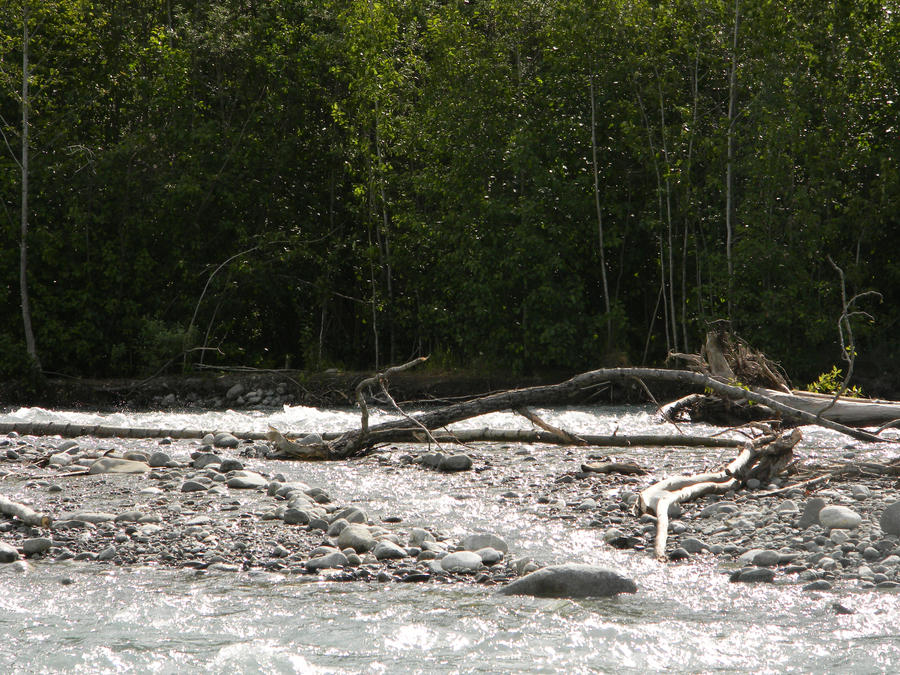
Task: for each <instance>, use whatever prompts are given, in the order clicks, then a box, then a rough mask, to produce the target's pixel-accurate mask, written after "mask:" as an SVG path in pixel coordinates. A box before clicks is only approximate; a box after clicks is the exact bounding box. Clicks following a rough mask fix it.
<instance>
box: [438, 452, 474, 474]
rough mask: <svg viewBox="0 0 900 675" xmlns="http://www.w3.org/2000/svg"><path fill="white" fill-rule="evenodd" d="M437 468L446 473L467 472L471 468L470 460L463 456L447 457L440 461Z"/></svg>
mask: <svg viewBox="0 0 900 675" xmlns="http://www.w3.org/2000/svg"><path fill="white" fill-rule="evenodd" d="M437 468H438V469H439V470H440V471H447V472H455V471H468V470H469V469H471V468H472V458H471V457H469V456H468V455H463V454H458V455H449V456H447V457H443V458H442V459H441V461H440V462H439V464H438V467H437Z"/></svg>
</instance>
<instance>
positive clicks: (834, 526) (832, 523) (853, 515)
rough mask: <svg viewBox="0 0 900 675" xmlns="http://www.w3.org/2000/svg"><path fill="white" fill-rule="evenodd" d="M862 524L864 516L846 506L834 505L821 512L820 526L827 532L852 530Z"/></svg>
mask: <svg viewBox="0 0 900 675" xmlns="http://www.w3.org/2000/svg"><path fill="white" fill-rule="evenodd" d="M861 522H862V516H861V515H859V514H858V513H857V512H856V511H853V510H852V509H849V508H847V507H846V506H838V505H835V504H832V505H831V506H826V507H824V508H823V509H822V510H821V511H819V524H820V525H821V526H822V527H824V528H825V529H827V530H852V529H853V528H855V527H858V526H859V524H860V523H861Z"/></svg>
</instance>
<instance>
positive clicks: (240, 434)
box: [0, 422, 744, 458]
mask: <svg viewBox="0 0 900 675" xmlns="http://www.w3.org/2000/svg"><path fill="white" fill-rule="evenodd" d="M219 431H221V430H208V429H174V428H165V427H113V426H102V425H95V424H65V423H60V422H0V434H9V433H12V432H16V433H18V434H22V435H25V436H62V437H63V438H77V437H79V436H93V437H95V438H167V437H168V438H175V439H200V438H203V437H204V436H206V435H207V434H213V435H215V434H216V433H218V432H219ZM272 431H274V430H269V431H232V432H229V433H231V435H232V436H234V437H236V438H239V439H241V440H246V441H263V440H271V438H272V436H273V434H272ZM276 433H278V432H276ZM346 433H347V432H346V431H326V432H323V433H321V434H309V436H312V437H317V438H318V440H319V441H332V440H335V439H338V438H341V437H342V436H344V435H345V434H346ZM278 435H279V436H281V434H280V433H278ZM433 436H434V438H435V439H437V440H438V441H441V442H448V443H453V442H459V443H479V442H484V443H544V444H547V445H589V446H594V447H610V448H627V447H663V446H671V447H706V448H731V447H740V446H741V445H743V443H744V442H743V441H739V440H735V439H733V438H724V437H723V438H718V437H716V438H714V437H710V436H687V435H673V436H666V435H645V434H641V435H635V436H628V435H615V436H601V435H595V434H582V435H581V436H577V437H574V438H575V440H573V441H566V440H565V439H564V438H561V437H560V436H559V435H558V434H554V433H551V432H547V431H535V430H532V429H490V428H487V427H485V428H483V429H461V430H459V431H453V432H449V431H435V432H433ZM281 437H282V438H284V436H281ZM429 440H430V439H429V438H428V437H427V436H426V435H425V434H424V432H423V431H422V430H421V428H419V427H416V428H410V429H401V430H398V431H397V433H396V434H395V435H394V438H392V440H391V442H392V443H427V442H428V441H429ZM288 442H289V443H292V442H293V441H288ZM296 457H297V456H295V458H296Z"/></svg>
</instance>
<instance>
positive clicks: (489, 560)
mask: <svg viewBox="0 0 900 675" xmlns="http://www.w3.org/2000/svg"><path fill="white" fill-rule="evenodd" d="M475 553H477V554H478V555H479V556H481V562H483V563H484V564H485V565H487V566H489V567H490V566H491V565H496V564H497V563H498V562H500V561H501V560H503V554H502V553H501V552H500V551H498V550H497V549H495V548H491V547H490V546H486V547H485V548H480V549H478V550H477V551H475Z"/></svg>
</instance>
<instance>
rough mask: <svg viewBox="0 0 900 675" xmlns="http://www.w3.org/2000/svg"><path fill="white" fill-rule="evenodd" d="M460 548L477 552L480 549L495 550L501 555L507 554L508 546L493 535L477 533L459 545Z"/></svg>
mask: <svg viewBox="0 0 900 675" xmlns="http://www.w3.org/2000/svg"><path fill="white" fill-rule="evenodd" d="M459 546H460V548H462V549H463V550H466V551H477V550H479V549H482V548H495V549H497V550H498V551H500V552H501V553H504V554H505V553H509V546H507V544H506V542H505V541H503V540H502V539H501V538H500V537H498V536H497V535H495V534H488V533H478V534H470V535H469V536H467V537H465V538H464V539H463V540H462V541H461V542H460V543H459Z"/></svg>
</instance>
